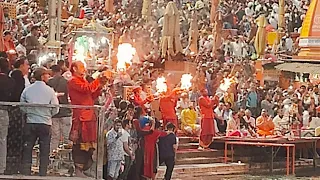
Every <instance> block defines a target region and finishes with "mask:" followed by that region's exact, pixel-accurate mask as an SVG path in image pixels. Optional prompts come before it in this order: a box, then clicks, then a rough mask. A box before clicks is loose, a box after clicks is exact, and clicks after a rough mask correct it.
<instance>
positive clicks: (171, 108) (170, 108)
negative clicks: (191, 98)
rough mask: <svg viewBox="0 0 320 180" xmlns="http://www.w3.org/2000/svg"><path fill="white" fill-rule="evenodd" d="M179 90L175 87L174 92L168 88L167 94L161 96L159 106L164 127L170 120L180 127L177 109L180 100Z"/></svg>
mask: <svg viewBox="0 0 320 180" xmlns="http://www.w3.org/2000/svg"><path fill="white" fill-rule="evenodd" d="M178 91H179V90H178V89H174V90H172V92H170V91H169V90H168V92H167V94H165V95H163V96H161V97H160V101H159V106H160V112H161V114H162V120H163V126H164V127H165V126H166V125H167V123H168V122H171V123H172V124H174V125H175V127H178V118H177V115H176V109H175V108H176V105H177V101H178V98H177V93H178ZM169 92H170V93H169Z"/></svg>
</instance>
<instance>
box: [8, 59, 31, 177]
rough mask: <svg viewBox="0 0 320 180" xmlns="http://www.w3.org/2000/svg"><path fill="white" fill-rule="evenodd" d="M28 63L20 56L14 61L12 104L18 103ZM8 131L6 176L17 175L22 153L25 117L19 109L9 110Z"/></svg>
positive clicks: (27, 71)
mask: <svg viewBox="0 0 320 180" xmlns="http://www.w3.org/2000/svg"><path fill="white" fill-rule="evenodd" d="M29 67H30V66H29V62H28V60H27V58H26V57H24V56H22V57H20V58H19V59H17V60H16V62H15V64H14V68H15V69H14V70H13V71H11V72H10V74H9V76H10V77H11V78H12V79H13V80H14V81H15V83H14V88H13V91H12V93H11V101H12V102H20V96H21V94H22V91H23V90H24V88H25V85H26V79H25V78H24V77H25V76H27V75H28V73H29ZM9 118H10V121H9V129H8V136H7V149H8V152H7V167H6V174H18V171H19V167H20V164H21V160H22V153H23V130H22V127H23V124H24V121H25V117H24V116H23V115H22V113H21V111H20V108H19V107H10V109H9Z"/></svg>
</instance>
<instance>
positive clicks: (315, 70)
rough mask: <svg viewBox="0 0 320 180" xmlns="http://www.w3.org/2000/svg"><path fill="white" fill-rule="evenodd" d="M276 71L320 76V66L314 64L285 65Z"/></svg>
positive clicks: (281, 65)
mask: <svg viewBox="0 0 320 180" xmlns="http://www.w3.org/2000/svg"><path fill="white" fill-rule="evenodd" d="M275 68H276V69H279V70H281V71H289V72H297V73H310V74H320V64H312V63H297V62H295V63H283V64H279V65H277V66H275Z"/></svg>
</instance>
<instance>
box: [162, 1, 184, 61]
mask: <svg viewBox="0 0 320 180" xmlns="http://www.w3.org/2000/svg"><path fill="white" fill-rule="evenodd" d="M179 52H182V45H181V41H180V13H179V10H178V8H177V6H176V4H175V2H169V3H168V5H167V7H166V10H165V14H164V20H163V29H162V39H161V55H162V57H165V56H166V55H167V53H169V55H170V56H175V55H176V54H177V53H179Z"/></svg>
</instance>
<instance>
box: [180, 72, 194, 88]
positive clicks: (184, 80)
mask: <svg viewBox="0 0 320 180" xmlns="http://www.w3.org/2000/svg"><path fill="white" fill-rule="evenodd" d="M191 80H192V76H191V74H183V75H182V77H181V81H180V82H181V89H189V88H190V87H191V86H192V83H191Z"/></svg>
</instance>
